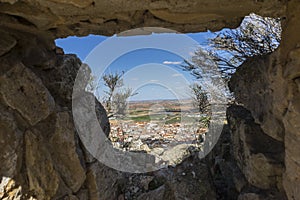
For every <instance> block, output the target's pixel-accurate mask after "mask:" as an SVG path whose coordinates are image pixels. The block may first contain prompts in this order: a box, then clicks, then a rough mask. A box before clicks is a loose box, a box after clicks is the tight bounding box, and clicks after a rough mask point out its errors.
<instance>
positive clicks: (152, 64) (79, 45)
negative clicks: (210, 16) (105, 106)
mask: <svg viewBox="0 0 300 200" xmlns="http://www.w3.org/2000/svg"><path fill="white" fill-rule="evenodd" d="M212 36H213V34H212V33H210V32H204V33H194V34H174V33H169V34H168V33H164V34H152V35H146V36H128V37H119V36H118V37H117V36H113V37H104V36H95V35H89V36H87V37H68V38H64V39H57V40H56V45H57V46H59V47H62V48H63V49H64V52H65V53H73V54H76V55H77V56H78V57H79V58H80V59H81V60H82V61H83V62H84V63H87V64H88V65H89V66H90V67H91V69H92V73H93V74H94V75H95V76H96V77H97V78H99V77H101V76H102V75H103V74H104V73H108V72H113V73H114V72H124V77H123V78H124V84H125V86H126V87H130V88H132V89H133V90H134V91H135V92H137V93H138V94H137V95H135V96H133V97H131V100H149V99H178V98H179V99H184V98H188V97H189V92H188V86H189V84H191V82H193V81H194V78H193V77H192V76H191V75H190V74H189V73H188V72H184V71H182V70H181V69H180V67H178V66H179V65H180V64H181V62H182V61H183V59H190V57H191V55H192V52H193V51H194V50H195V49H196V48H199V47H201V46H206V45H207V42H208V39H209V38H210V37H212ZM99 80H100V81H99V82H98V84H99V91H97V95H98V96H100V98H101V96H103V95H104V93H103V90H105V87H104V85H103V83H102V82H101V79H99Z"/></svg>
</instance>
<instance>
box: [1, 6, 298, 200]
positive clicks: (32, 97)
mask: <svg viewBox="0 0 300 200" xmlns="http://www.w3.org/2000/svg"><path fill="white" fill-rule="evenodd" d="M299 10H300V3H299V2H298V1H297V0H291V1H275V0H270V1H254V0H247V1H243V2H241V1H236V0H233V1H222V2H220V1H209V0H207V1H206V0H203V1H196V0H188V1H177V0H170V1H150V0H149V1H143V2H142V1H133V0H130V1H123V0H122V1H121V0H115V1H109V2H108V1H92V0H89V1H76V0H51V1H45V0H42V1H35V0H33V1H19V0H0V19H1V20H0V27H1V30H0V35H1V37H0V63H1V64H0V65H1V67H0V94H1V96H0V110H1V112H0V113H1V114H0V119H1V120H0V163H1V167H0V199H18V198H19V199H20V198H21V197H22V198H24V199H30V198H31V199H117V198H120V199H122V198H123V196H124V195H123V193H124V190H122V188H124V182H125V183H126V182H128V180H129V179H128V177H127V176H126V175H124V174H121V173H120V172H117V171H115V170H113V169H109V168H107V167H106V166H104V165H102V164H100V163H98V162H96V161H95V160H94V159H93V158H92V157H91V156H90V155H88V153H87V152H86V151H85V149H84V148H83V147H82V145H81V142H80V140H79V138H78V136H77V135H76V130H75V129H74V125H73V120H72V114H71V93H72V87H73V82H74V78H75V76H76V72H77V70H78V68H79V66H80V64H81V61H80V60H79V59H78V58H77V57H76V56H75V55H64V54H63V53H62V51H61V49H58V48H56V47H55V45H54V43H53V40H54V38H57V37H66V36H69V35H78V36H82V35H87V34H90V33H94V34H101V35H112V34H114V33H118V32H119V31H123V30H126V29H129V28H134V27H143V26H161V27H165V28H171V29H175V30H177V31H182V32H195V31H203V30H207V29H209V30H219V29H221V28H223V27H236V26H238V25H239V23H240V21H241V19H242V17H243V16H245V15H247V14H249V13H250V12H255V13H257V14H260V15H265V16H273V17H278V16H280V17H282V19H283V35H282V42H281V46H280V48H279V49H278V50H277V51H276V52H274V53H273V54H271V55H268V56H265V57H257V58H254V59H251V60H249V61H247V62H246V63H245V64H244V65H243V66H242V67H241V68H239V69H238V71H237V73H236V74H235V75H234V76H233V77H232V80H231V83H230V87H231V90H232V91H233V92H234V93H235V96H236V98H237V101H238V102H239V103H240V104H241V105H242V106H238V107H232V108H230V109H229V110H228V120H229V127H230V129H231V130H230V131H229V133H230V134H231V136H230V137H229V138H230V139H229V138H227V140H225V143H222V145H221V146H223V148H220V147H216V149H215V150H214V151H217V152H214V154H215V155H221V156H220V157H217V159H216V158H214V160H215V162H214V163H213V164H211V166H217V167H216V168H215V169H213V170H212V174H214V175H217V174H216V173H215V172H214V171H215V170H217V171H218V173H220V171H225V172H227V173H225V174H228V175H229V178H228V179H226V180H225V183H224V184H223V185H227V189H228V190H227V193H231V191H232V193H231V194H232V196H233V197H234V198H239V199H267V198H269V199H272V198H273V199H284V198H285V197H286V198H288V199H294V200H297V199H299V197H300V174H299V172H300V154H299V152H300V145H299V144H300V131H299V130H300V104H299V102H300V61H299V59H300V50H299V47H300V38H299V36H298V33H299V31H300V20H299V19H300V13H299ZM145 34H146V32H145ZM97 107H98V109H99V110H100V112H99V113H98V119H99V121H100V124H101V126H102V128H103V129H104V130H105V132H106V134H108V132H109V124H108V121H107V117H106V114H105V111H104V110H103V107H102V106H101V104H99V103H97ZM245 108H246V109H245ZM231 144H232V148H229V147H228V145H229V146H231ZM54 147H55V148H54ZM228 148H229V151H231V152H230V153H227V154H226V150H228ZM230 149H231V150H230ZM224 153H225V154H224ZM223 156H225V157H226V156H227V157H226V159H225V160H224V157H223ZM218 158H220V159H219V160H218ZM211 160H212V159H211ZM211 160H210V161H209V162H210V163H211ZM223 161H228V162H225V164H224V165H222V164H219V163H222V162H223ZM209 162H208V163H209ZM190 164H193V166H194V168H195V169H197V170H196V172H197V171H198V172H199V173H200V174H206V176H204V177H201V176H200V175H199V176H200V177H201V179H205V178H208V179H207V182H203V184H200V183H199V182H193V189H194V188H197V187H198V186H199V191H197V193H196V194H195V195H198V196H199V195H200V196H201V195H203V197H206V198H207V199H212V198H215V194H214V188H213V186H212V185H211V181H210V179H209V174H208V173H207V164H206V163H203V162H200V161H197V160H196V159H192V161H186V163H183V165H182V166H179V167H178V168H176V169H173V171H172V170H170V171H166V172H164V174H165V175H163V177H164V178H163V180H164V181H163V183H162V184H159V185H158V186H157V187H153V188H152V189H151V190H150V189H148V190H143V191H144V192H143V194H141V197H140V199H143V198H147V197H149V195H150V196H151V194H152V195H153V194H157V196H159V195H161V196H162V197H164V195H169V194H171V196H172V195H173V197H174V199H182V198H188V196H187V195H186V196H184V195H183V196H182V195H181V194H178V193H176V192H175V190H177V189H178V184H179V183H181V184H182V188H184V187H188V182H189V181H190V179H189V178H185V177H182V176H181V175H179V174H182V173H183V171H184V170H187V169H189V168H188V167H189V166H191V165H190ZM195 164H197V165H195ZM183 166H184V167H183ZM171 172H172V173H171ZM159 173H161V172H158V175H153V174H152V176H155V177H157V176H159ZM174 174H175V175H174ZM160 176H161V175H160ZM108 177H109V178H108ZM171 177H172V178H171ZM174 177H176V179H173V178H174ZM156 179H157V178H156ZM156 179H155V180H156ZM174 180H176V181H177V182H176V181H174ZM152 184H154V185H156V184H155V181H154V183H152ZM150 185H151V184H150ZM179 185H180V184H179ZM221 185H222V184H221ZM103 186H106V187H103ZM204 186H205V187H204ZM217 188H218V187H217ZM219 189H220V188H219ZM151 192H152V193H151ZM217 192H218V191H217ZM219 192H220V191H219ZM221 194H224V193H222V192H221ZM122 195H123V196H122ZM193 197H194V198H196V197H195V196H193Z"/></svg>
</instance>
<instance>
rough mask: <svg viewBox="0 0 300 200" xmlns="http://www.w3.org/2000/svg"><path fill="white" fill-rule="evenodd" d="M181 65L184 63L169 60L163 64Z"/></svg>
mask: <svg viewBox="0 0 300 200" xmlns="http://www.w3.org/2000/svg"><path fill="white" fill-rule="evenodd" d="M181 63H182V61H168V60H166V61H164V62H163V64H165V65H179V64H181Z"/></svg>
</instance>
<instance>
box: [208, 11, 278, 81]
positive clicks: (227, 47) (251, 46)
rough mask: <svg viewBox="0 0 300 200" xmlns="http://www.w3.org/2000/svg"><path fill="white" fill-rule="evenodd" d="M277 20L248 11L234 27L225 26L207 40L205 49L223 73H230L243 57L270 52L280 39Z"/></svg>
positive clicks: (227, 74)
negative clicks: (237, 26) (224, 28)
mask: <svg viewBox="0 0 300 200" xmlns="http://www.w3.org/2000/svg"><path fill="white" fill-rule="evenodd" d="M281 32H282V29H281V23H280V19H279V18H277V19H275V18H270V17H261V16H259V15H256V14H253V13H251V14H250V15H249V16H246V17H245V18H244V20H243V22H242V23H241V25H240V27H239V28H237V29H227V30H224V31H221V32H219V33H217V34H216V37H214V38H212V39H211V40H210V46H211V47H212V48H211V49H209V50H208V51H207V53H208V54H209V55H210V56H211V58H212V59H213V60H214V61H215V62H216V63H217V65H218V66H219V69H220V71H221V72H222V73H223V74H224V75H225V76H230V75H231V74H232V73H233V72H234V71H235V69H236V68H237V67H238V66H239V65H241V64H242V63H243V62H244V61H245V60H246V59H248V58H250V57H253V56H258V55H266V54H269V53H271V52H273V51H274V50H275V49H276V48H277V47H278V46H279V44H280V41H281Z"/></svg>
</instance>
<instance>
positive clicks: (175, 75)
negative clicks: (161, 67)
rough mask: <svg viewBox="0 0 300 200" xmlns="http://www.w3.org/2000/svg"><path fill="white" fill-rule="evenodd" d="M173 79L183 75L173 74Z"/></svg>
mask: <svg viewBox="0 0 300 200" xmlns="http://www.w3.org/2000/svg"><path fill="white" fill-rule="evenodd" d="M172 76H173V77H177V76H182V74H172Z"/></svg>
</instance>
